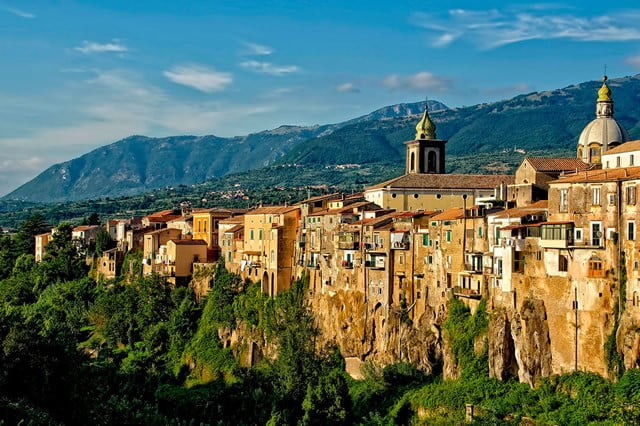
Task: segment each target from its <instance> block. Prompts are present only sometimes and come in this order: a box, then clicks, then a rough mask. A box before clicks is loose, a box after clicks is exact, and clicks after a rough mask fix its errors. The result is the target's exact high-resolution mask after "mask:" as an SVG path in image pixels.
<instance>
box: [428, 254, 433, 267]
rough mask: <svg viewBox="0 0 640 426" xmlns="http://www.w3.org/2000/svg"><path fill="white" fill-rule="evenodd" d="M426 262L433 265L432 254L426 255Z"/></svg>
mask: <svg viewBox="0 0 640 426" xmlns="http://www.w3.org/2000/svg"><path fill="white" fill-rule="evenodd" d="M427 264H428V265H433V256H432V255H429V256H427Z"/></svg>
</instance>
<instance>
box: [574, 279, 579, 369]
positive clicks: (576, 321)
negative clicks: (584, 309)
mask: <svg viewBox="0 0 640 426" xmlns="http://www.w3.org/2000/svg"><path fill="white" fill-rule="evenodd" d="M573 312H574V314H575V318H574V319H575V333H576V337H575V343H576V346H575V354H574V359H575V367H574V370H575V371H578V286H577V285H576V288H575V294H574V300H573Z"/></svg>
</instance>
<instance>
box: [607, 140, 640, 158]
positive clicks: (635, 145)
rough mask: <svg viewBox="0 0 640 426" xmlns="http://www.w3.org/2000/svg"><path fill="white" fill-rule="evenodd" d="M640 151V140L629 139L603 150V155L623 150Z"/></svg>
mask: <svg viewBox="0 0 640 426" xmlns="http://www.w3.org/2000/svg"><path fill="white" fill-rule="evenodd" d="M631 151H640V140H639V141H629V142H625V143H623V144H621V145H618V146H616V147H615V148H611V149H609V150H607V152H603V153H602V155H603V156H605V155H611V154H621V153H623V152H631Z"/></svg>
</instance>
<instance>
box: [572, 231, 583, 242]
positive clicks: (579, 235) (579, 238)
mask: <svg viewBox="0 0 640 426" xmlns="http://www.w3.org/2000/svg"><path fill="white" fill-rule="evenodd" d="M574 238H575V240H576V241H582V228H576V229H575V231H574Z"/></svg>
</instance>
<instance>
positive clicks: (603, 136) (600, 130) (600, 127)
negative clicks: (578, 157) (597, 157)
mask: <svg viewBox="0 0 640 426" xmlns="http://www.w3.org/2000/svg"><path fill="white" fill-rule="evenodd" d="M628 140H629V134H628V133H627V131H626V130H625V129H624V127H622V126H621V125H620V124H618V122H617V121H616V120H615V119H614V118H613V117H598V118H596V119H595V120H593V121H592V122H591V123H589V124H587V126H586V127H585V128H584V130H583V131H582V133H580V138H579V139H578V147H588V146H589V145H592V144H594V143H597V144H599V145H601V146H602V148H603V152H604V151H606V150H607V149H608V148H610V147H612V146H615V145H618V144H621V143H623V142H626V141H628Z"/></svg>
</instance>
